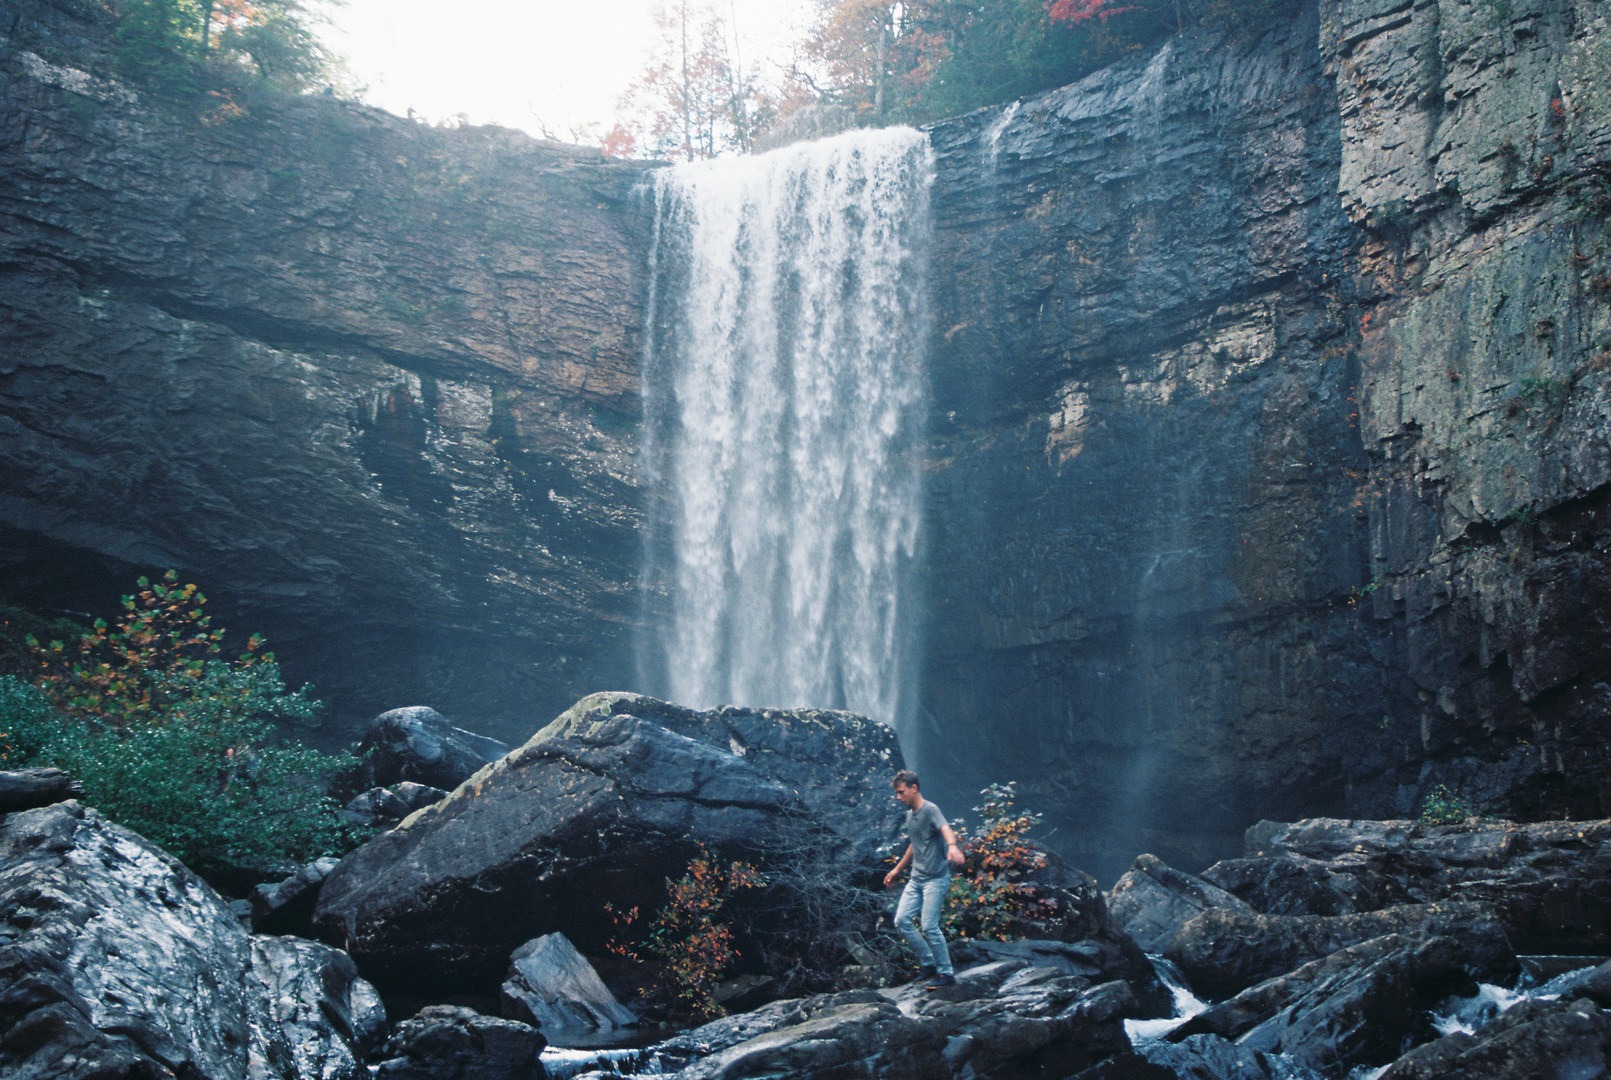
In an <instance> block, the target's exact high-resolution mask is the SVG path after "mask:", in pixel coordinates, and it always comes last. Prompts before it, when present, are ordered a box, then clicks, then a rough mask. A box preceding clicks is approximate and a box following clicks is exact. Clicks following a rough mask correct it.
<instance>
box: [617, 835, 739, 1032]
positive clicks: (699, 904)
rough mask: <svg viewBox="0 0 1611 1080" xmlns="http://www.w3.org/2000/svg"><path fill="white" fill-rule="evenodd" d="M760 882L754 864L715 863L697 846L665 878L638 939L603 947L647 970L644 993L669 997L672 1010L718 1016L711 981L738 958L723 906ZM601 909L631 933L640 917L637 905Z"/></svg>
mask: <svg viewBox="0 0 1611 1080" xmlns="http://www.w3.org/2000/svg"><path fill="white" fill-rule="evenodd" d="M761 883H762V881H761V874H760V871H758V870H757V869H756V868H755V867H754V866H751V865H750V864H749V863H745V862H727V863H725V864H724V863H721V862H718V861H717V860H716V859H715V858H714V857H713V856H712V855H711V854H710V852H708V851H706V850H705V849H704V848H703V847H701V848H700V849H699V853H698V854H696V855H695V856H694V857H693V858H692V859H690V860H689V861H688V868H687V872H686V873H684V874H683V876H682V877H680V878H678V879H676V880H675V881H673V880H670V879H667V881H666V903H665V906H664V907H662V908H661V909H660V910H659V911H658V912H656V913H655V914H654V916H653V917H652V918H650V919H649V920H648V922H647V925H646V927H645V928H644V932H643V934H642V936H641V938H639V940H637V941H636V942H635V943H629V942H624V941H622V940H620V939H619V938H617V939H614V940H612V941H611V942H610V943H609V944H608V945H607V946H606V948H607V949H608V950H609V951H610V952H611V953H612V954H614V955H616V956H619V957H621V958H622V959H625V960H629V961H632V962H633V963H637V964H642V965H645V966H647V967H648V968H649V969H651V971H652V973H653V976H654V978H653V983H652V985H651V987H650V988H649V989H648V990H647V991H646V996H647V995H652V994H654V993H657V992H658V993H661V994H664V995H666V996H667V997H669V999H670V1002H669V1005H670V1011H671V1012H672V1013H673V1015H675V1016H678V1017H686V1018H693V1019H708V1018H710V1017H713V1016H721V1015H722V1013H723V1010H722V1007H721V1005H720V1004H718V1003H717V1001H716V986H717V983H718V982H720V980H721V977H722V975H723V974H725V973H726V972H727V970H728V969H729V968H731V967H732V966H733V963H734V961H736V960H737V959H738V957H739V953H738V950H737V948H735V947H734V935H733V928H732V926H731V925H730V924H729V923H728V922H727V921H726V918H725V916H724V909H725V908H726V905H727V901H728V900H729V899H730V898H731V897H732V895H733V894H734V893H736V892H740V891H742V890H746V889H754V888H758V887H760V885H761ZM604 908H605V912H606V913H607V914H608V915H609V916H610V918H611V920H612V921H614V923H615V925H616V927H617V929H618V930H619V931H620V932H623V933H629V932H632V930H631V928H632V927H633V926H634V925H636V924H637V923H638V921H639V918H640V911H639V909H638V908H636V907H633V908H630V909H628V910H626V911H618V910H617V909H616V908H615V907H614V906H613V905H611V904H605V905H604Z"/></svg>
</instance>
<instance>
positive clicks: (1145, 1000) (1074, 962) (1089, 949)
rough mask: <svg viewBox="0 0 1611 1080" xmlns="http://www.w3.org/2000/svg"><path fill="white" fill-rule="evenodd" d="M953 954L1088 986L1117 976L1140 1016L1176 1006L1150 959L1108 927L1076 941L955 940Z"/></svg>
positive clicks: (1164, 1012) (960, 958) (1166, 1011)
mask: <svg viewBox="0 0 1611 1080" xmlns="http://www.w3.org/2000/svg"><path fill="white" fill-rule="evenodd" d="M951 958H952V960H953V961H955V962H957V963H958V964H962V963H970V964H971V963H994V962H998V961H1016V962H1019V963H1026V964H1030V965H1032V966H1034V967H1042V968H1050V969H1051V970H1053V971H1057V972H1060V973H1062V974H1064V975H1072V976H1076V977H1078V978H1081V979H1084V980H1085V981H1086V982H1087V984H1089V985H1092V986H1094V985H1097V984H1098V983H1105V982H1112V981H1113V980H1116V979H1117V980H1121V981H1123V982H1126V983H1128V984H1129V986H1130V989H1131V990H1132V991H1133V992H1134V993H1135V995H1136V1001H1137V1003H1138V1011H1137V1013H1136V1015H1137V1016H1140V1017H1155V1016H1167V1015H1169V1011H1170V1009H1171V1008H1172V1007H1173V1004H1174V999H1173V996H1172V995H1171V994H1170V992H1169V988H1168V987H1166V986H1165V985H1164V984H1163V981H1162V980H1161V979H1159V978H1158V973H1157V971H1156V970H1154V968H1153V966H1152V962H1151V961H1150V960H1148V959H1147V957H1146V955H1145V954H1144V953H1143V952H1142V951H1141V950H1140V948H1138V947H1137V946H1136V944H1135V943H1134V942H1133V941H1131V940H1130V939H1129V938H1127V937H1126V936H1125V935H1124V934H1122V933H1113V932H1112V931H1111V930H1110V929H1102V930H1098V931H1095V932H1093V933H1092V934H1090V935H1089V936H1087V937H1084V938H1081V939H1080V940H1078V941H1048V940H1036V939H1032V938H1024V939H1019V940H1015V941H977V940H975V941H956V942H953V943H951Z"/></svg>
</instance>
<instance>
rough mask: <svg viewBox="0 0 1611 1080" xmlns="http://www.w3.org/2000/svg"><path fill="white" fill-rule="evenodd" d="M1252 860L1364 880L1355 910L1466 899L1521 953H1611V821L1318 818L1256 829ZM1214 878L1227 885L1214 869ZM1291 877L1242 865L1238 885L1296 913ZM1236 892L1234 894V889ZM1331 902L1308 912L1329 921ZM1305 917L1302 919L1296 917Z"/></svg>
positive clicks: (1269, 906)
mask: <svg viewBox="0 0 1611 1080" xmlns="http://www.w3.org/2000/svg"><path fill="white" fill-rule="evenodd" d="M1245 845H1246V848H1247V855H1248V857H1249V859H1250V860H1253V861H1256V862H1259V863H1263V864H1265V865H1266V866H1267V867H1269V866H1278V865H1280V864H1283V863H1292V862H1298V863H1302V864H1305V865H1307V866H1310V867H1315V868H1319V869H1320V870H1323V871H1326V872H1328V873H1329V874H1330V875H1332V878H1331V880H1334V881H1335V880H1337V879H1339V878H1346V879H1351V881H1352V882H1354V883H1356V885H1355V887H1356V889H1357V891H1356V892H1355V893H1354V897H1353V903H1354V904H1355V905H1356V906H1355V910H1361V908H1360V907H1358V906H1357V905H1358V904H1359V903H1361V902H1370V903H1372V904H1373V905H1374V906H1382V905H1384V904H1393V903H1401V902H1404V901H1405V900H1409V901H1414V902H1419V903H1431V902H1434V901H1440V900H1450V899H1460V900H1471V901H1486V902H1488V903H1491V904H1492V905H1493V906H1494V908H1495V909H1496V910H1497V911H1498V912H1499V914H1500V917H1501V919H1503V921H1504V925H1505V930H1506V932H1507V933H1508V934H1509V935H1510V938H1511V941H1512V942H1513V943H1514V944H1515V946H1516V948H1517V950H1518V951H1520V952H1524V953H1582V952H1599V953H1601V954H1602V955H1603V954H1605V953H1608V952H1611V820H1606V821H1544V822H1536V823H1533V824H1517V823H1515V822H1509V821H1486V820H1473V821H1468V822H1465V823H1463V824H1459V825H1423V824H1421V823H1419V822H1413V821H1352V820H1342V819H1336V818H1311V819H1309V820H1305V821H1298V822H1293V823H1282V822H1272V821H1262V822H1259V823H1258V824H1257V825H1254V826H1253V827H1252V828H1250V829H1248V831H1247V836H1246V839H1245ZM1205 876H1209V877H1218V878H1220V879H1222V880H1225V879H1228V875H1217V874H1216V872H1215V871H1214V870H1213V869H1210V871H1208V872H1206V873H1205ZM1286 876H1287V875H1284V874H1279V873H1278V874H1276V875H1275V876H1273V877H1269V878H1268V879H1267V880H1266V881H1264V882H1263V883H1260V881H1259V880H1258V877H1259V875H1257V874H1253V873H1250V872H1249V870H1248V868H1246V867H1245V866H1244V867H1239V868H1238V879H1239V881H1240V883H1241V885H1242V887H1240V888H1235V891H1237V892H1238V893H1239V895H1241V896H1242V897H1243V898H1244V899H1246V900H1248V901H1249V902H1250V903H1252V904H1253V906H1254V907H1257V908H1259V909H1260V910H1261V911H1265V912H1267V913H1272V914H1273V913H1274V908H1275V907H1276V905H1278V904H1282V903H1285V904H1286V905H1287V907H1288V910H1290V909H1291V900H1292V899H1294V897H1295V895H1296V894H1294V893H1293V892H1292V891H1290V890H1288V889H1286V888H1285V880H1284V879H1285V878H1286ZM1228 887H1233V888H1234V887H1235V886H1234V885H1231V886H1228ZM1327 906H1332V907H1335V906H1336V905H1335V904H1334V902H1333V901H1331V900H1329V899H1325V898H1322V900H1321V903H1320V904H1317V905H1316V906H1315V908H1314V909H1306V910H1305V911H1304V912H1303V913H1305V914H1326V913H1329V912H1326V911H1325V910H1323V909H1324V908H1325V907H1327ZM1294 913H1296V912H1294Z"/></svg>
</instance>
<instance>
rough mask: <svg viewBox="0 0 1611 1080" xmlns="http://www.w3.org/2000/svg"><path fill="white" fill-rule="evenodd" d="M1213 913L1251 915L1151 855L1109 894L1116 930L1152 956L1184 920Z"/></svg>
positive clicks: (1226, 894)
mask: <svg viewBox="0 0 1611 1080" xmlns="http://www.w3.org/2000/svg"><path fill="white" fill-rule="evenodd" d="M1215 907H1222V908H1229V909H1231V910H1233V911H1242V912H1252V911H1253V910H1254V909H1253V908H1251V907H1249V906H1248V905H1247V904H1246V903H1244V902H1243V901H1241V900H1239V899H1237V898H1236V897H1235V896H1233V895H1231V894H1230V893H1229V892H1226V891H1225V890H1224V889H1222V888H1220V887H1219V886H1217V885H1214V884H1211V883H1209V882H1207V881H1204V880H1203V879H1202V878H1199V877H1194V876H1192V875H1191V874H1187V873H1183V872H1182V871H1179V870H1176V869H1175V868H1174V867H1172V866H1169V865H1168V864H1166V863H1165V862H1164V861H1163V860H1162V859H1160V858H1158V857H1157V856H1155V855H1141V856H1138V857H1137V858H1136V861H1135V863H1134V865H1132V866H1131V867H1130V869H1129V871H1127V872H1126V873H1125V875H1124V876H1123V877H1121V878H1120V879H1119V880H1118V881H1117V882H1115V883H1114V885H1113V888H1112V889H1110V890H1109V891H1108V913H1109V915H1110V916H1111V917H1112V919H1113V923H1114V925H1115V926H1116V927H1118V928H1119V929H1120V930H1122V931H1124V932H1125V933H1126V934H1129V935H1130V937H1132V938H1133V939H1135V943H1136V944H1137V945H1139V946H1141V948H1143V949H1145V950H1146V951H1147V952H1151V953H1161V952H1163V949H1164V946H1165V945H1166V944H1168V942H1169V940H1170V939H1171V938H1173V937H1174V936H1175V934H1176V933H1177V932H1178V931H1179V930H1180V928H1181V927H1182V926H1184V925H1185V924H1186V922H1187V920H1189V919H1190V918H1191V917H1192V916H1194V915H1198V914H1201V913H1202V912H1204V911H1207V910H1208V909H1209V908H1215Z"/></svg>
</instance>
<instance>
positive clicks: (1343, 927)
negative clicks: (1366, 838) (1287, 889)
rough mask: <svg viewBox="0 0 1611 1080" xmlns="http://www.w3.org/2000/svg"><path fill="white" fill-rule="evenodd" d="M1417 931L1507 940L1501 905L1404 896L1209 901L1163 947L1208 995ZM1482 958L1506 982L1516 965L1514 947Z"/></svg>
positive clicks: (1491, 974)
mask: <svg viewBox="0 0 1611 1080" xmlns="http://www.w3.org/2000/svg"><path fill="white" fill-rule="evenodd" d="M1393 933H1404V934H1410V935H1414V936H1419V937H1423V938H1424V937H1429V936H1432V935H1435V934H1448V935H1455V936H1460V937H1467V938H1483V939H1490V940H1503V939H1504V938H1505V932H1504V929H1503V927H1502V926H1501V925H1500V922H1499V916H1498V913H1497V912H1496V911H1495V910H1494V908H1493V907H1492V905H1489V904H1476V903H1460V902H1454V901H1448V902H1444V903H1438V904H1403V905H1400V906H1398V907H1392V908H1386V909H1383V910H1382V911H1372V912H1365V913H1362V914H1357V915H1330V916H1326V915H1261V914H1258V913H1256V912H1253V913H1249V912H1244V911H1233V910H1231V909H1229V908H1210V909H1209V910H1207V911H1204V912H1203V913H1202V914H1200V915H1196V916H1194V917H1192V918H1191V919H1190V920H1189V921H1188V922H1187V923H1186V924H1185V925H1184V926H1182V927H1181V928H1180V930H1179V932H1178V933H1176V935H1175V936H1174V938H1173V939H1171V940H1170V942H1169V943H1168V945H1167V946H1166V948H1165V950H1164V955H1165V957H1167V958H1168V959H1169V960H1170V961H1171V962H1172V963H1174V964H1175V965H1176V966H1177V967H1178V968H1179V969H1180V971H1181V973H1182V974H1183V975H1184V976H1185V977H1186V980H1187V981H1188V982H1189V983H1190V984H1191V986H1192V988H1193V989H1194V990H1196V991H1197V992H1198V993H1199V994H1202V995H1204V996H1206V997H1209V998H1221V997H1229V996H1230V995H1232V994H1236V993H1239V992H1241V991H1242V990H1245V989H1247V988H1248V987H1250V986H1253V985H1254V984H1256V983H1259V982H1263V981H1264V980H1265V979H1270V978H1274V977H1275V976H1277V975H1281V974H1284V973H1286V972H1289V971H1292V970H1293V969H1295V968H1298V967H1300V966H1301V965H1303V964H1306V963H1308V962H1309V961H1311V960H1316V959H1319V958H1320V957H1323V956H1326V955H1327V954H1329V953H1333V952H1335V951H1337V950H1338V949H1344V948H1347V947H1348V946H1350V945H1356V944H1359V943H1360V942H1363V941H1368V940H1370V939H1371V938H1374V937H1380V936H1382V935H1384V934H1393ZM1483 956H1484V958H1485V963H1484V965H1483V966H1482V967H1481V968H1480V970H1478V971H1476V972H1473V974H1475V975H1477V976H1478V977H1480V978H1483V979H1486V980H1489V981H1494V982H1508V981H1509V980H1511V979H1513V978H1514V977H1515V975H1516V972H1517V967H1516V964H1515V959H1514V951H1513V950H1512V949H1510V948H1508V947H1507V948H1503V949H1488V950H1484V953H1483Z"/></svg>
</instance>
